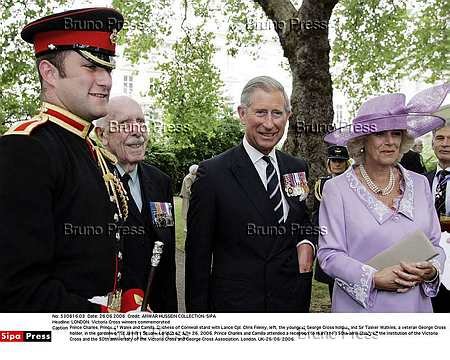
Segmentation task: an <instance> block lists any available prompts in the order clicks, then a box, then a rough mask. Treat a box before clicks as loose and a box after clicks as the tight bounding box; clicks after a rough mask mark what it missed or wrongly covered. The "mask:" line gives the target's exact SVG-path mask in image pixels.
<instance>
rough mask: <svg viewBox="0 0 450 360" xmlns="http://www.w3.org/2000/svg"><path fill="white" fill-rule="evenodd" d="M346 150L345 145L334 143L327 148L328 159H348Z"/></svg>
mask: <svg viewBox="0 0 450 360" xmlns="http://www.w3.org/2000/svg"><path fill="white" fill-rule="evenodd" d="M349 158H350V156H348V151H347V148H346V147H345V146H339V145H334V146H330V147H329V148H328V159H335V160H348V159H349Z"/></svg>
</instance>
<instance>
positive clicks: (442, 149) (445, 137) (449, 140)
mask: <svg viewBox="0 0 450 360" xmlns="http://www.w3.org/2000/svg"><path fill="white" fill-rule="evenodd" d="M432 145H433V150H434V153H435V155H436V157H437V158H438V160H439V164H440V165H441V167H442V168H443V169H445V168H447V167H449V166H450V127H448V126H446V127H443V128H441V129H439V130H436V132H435V133H434V136H433V143H432Z"/></svg>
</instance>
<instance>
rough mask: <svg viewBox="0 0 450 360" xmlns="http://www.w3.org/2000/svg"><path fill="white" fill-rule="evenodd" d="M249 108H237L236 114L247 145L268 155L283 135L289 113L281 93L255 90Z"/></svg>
mask: <svg viewBox="0 0 450 360" xmlns="http://www.w3.org/2000/svg"><path fill="white" fill-rule="evenodd" d="M250 99H251V100H250V106H243V105H241V106H239V107H238V113H239V117H240V119H241V122H242V123H243V124H244V125H245V137H246V138H247V141H248V143H249V144H250V145H251V146H253V147H254V148H255V149H257V150H259V151H260V152H261V153H263V154H266V155H267V154H269V153H270V152H271V151H272V149H273V148H274V147H275V145H276V144H277V143H278V142H279V141H280V139H281V138H282V136H283V134H284V128H285V126H286V122H287V120H288V119H289V116H290V115H291V113H289V112H286V110H285V99H284V97H283V93H282V92H281V91H278V90H274V91H270V92H266V91H264V90H262V89H259V88H257V89H255V90H254V91H253V93H252V95H251V97H250Z"/></svg>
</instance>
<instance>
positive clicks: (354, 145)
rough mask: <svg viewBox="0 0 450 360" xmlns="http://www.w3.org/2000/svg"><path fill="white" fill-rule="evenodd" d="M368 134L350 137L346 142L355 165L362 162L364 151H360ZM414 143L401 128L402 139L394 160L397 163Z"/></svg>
mask: <svg viewBox="0 0 450 360" xmlns="http://www.w3.org/2000/svg"><path fill="white" fill-rule="evenodd" d="M368 136H369V135H363V136H359V137H357V138H355V139H351V140H349V141H348V143H347V149H348V153H349V154H350V157H351V158H352V159H353V161H354V164H355V165H361V164H363V163H364V156H365V152H364V151H361V149H364V146H365V145H366V139H367V137H368ZM413 145H414V138H413V137H412V136H411V135H409V134H408V132H407V131H406V130H402V141H401V143H400V149H399V155H398V158H397V159H396V160H395V164H397V163H398V162H399V161H400V160H401V159H402V157H403V154H405V153H407V152H408V151H409V150H410V149H411V148H412V146H413Z"/></svg>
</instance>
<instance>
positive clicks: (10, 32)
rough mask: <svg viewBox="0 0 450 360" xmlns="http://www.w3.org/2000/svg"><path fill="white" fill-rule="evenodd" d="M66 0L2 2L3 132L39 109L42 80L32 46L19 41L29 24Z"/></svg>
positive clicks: (0, 71) (0, 78) (0, 125)
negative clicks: (36, 66)
mask: <svg viewBox="0 0 450 360" xmlns="http://www.w3.org/2000/svg"><path fill="white" fill-rule="evenodd" d="M65 2H66V1H63V0H58V1H44V0H36V1H16V0H4V1H2V2H1V3H0V20H1V21H0V24H1V25H0V31H1V32H0V46H1V48H2V51H1V54H0V93H1V103H0V133H2V132H3V131H4V129H5V128H8V127H9V126H10V125H11V124H12V123H13V122H15V121H18V120H24V119H26V118H28V117H30V116H31V115H33V114H34V113H35V112H36V110H37V108H38V106H39V90H40V86H39V80H38V76H37V72H36V69H35V64H34V53H33V50H32V46H31V45H28V44H26V43H25V42H24V41H23V40H22V39H21V38H20V31H21V30H22V28H23V26H24V25H25V24H27V23H28V22H30V21H32V20H35V19H36V18H39V17H41V16H44V15H48V14H49V13H51V12H52V11H53V10H54V9H55V8H56V7H57V6H58V5H60V4H63V3H65Z"/></svg>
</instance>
